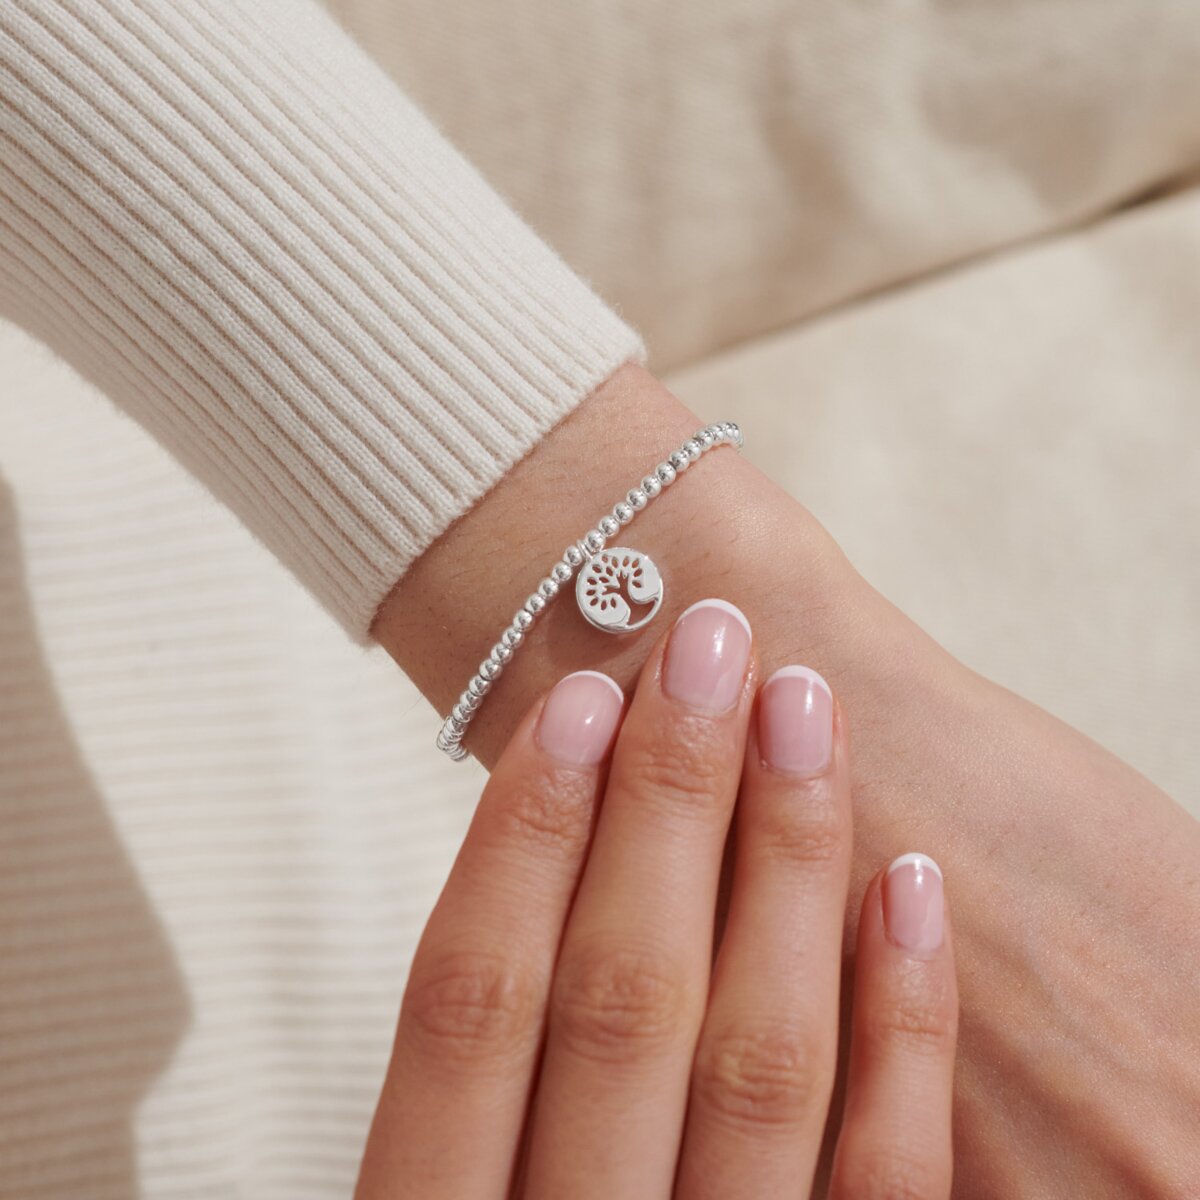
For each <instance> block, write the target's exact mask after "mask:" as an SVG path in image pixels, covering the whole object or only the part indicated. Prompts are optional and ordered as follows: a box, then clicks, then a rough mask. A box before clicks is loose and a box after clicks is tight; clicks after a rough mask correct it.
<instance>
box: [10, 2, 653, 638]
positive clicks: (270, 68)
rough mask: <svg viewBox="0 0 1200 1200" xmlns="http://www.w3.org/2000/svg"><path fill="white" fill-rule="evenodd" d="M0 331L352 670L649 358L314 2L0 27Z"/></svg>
mask: <svg viewBox="0 0 1200 1200" xmlns="http://www.w3.org/2000/svg"><path fill="white" fill-rule="evenodd" d="M0 313H2V314H3V315H5V316H7V317H10V318H11V319H13V320H15V321H17V322H18V323H20V324H22V325H24V326H25V327H26V328H28V329H29V330H31V331H32V332H33V333H34V334H36V335H37V336H38V337H40V338H41V339H42V340H43V341H45V342H46V343H47V344H49V345H50V346H52V347H53V348H54V350H55V351H56V352H58V353H59V354H61V355H62V356H63V357H64V358H66V359H68V360H69V361H70V362H71V363H73V364H74V365H75V367H76V368H77V369H78V370H80V371H81V372H82V373H83V374H85V375H87V376H88V377H89V378H90V379H91V380H93V381H94V382H95V383H96V384H98V385H99V386H100V387H101V388H102V389H103V390H104V391H105V392H106V393H107V394H108V395H109V396H110V397H111V398H112V399H113V400H114V401H115V402H116V403H117V404H118V405H119V406H120V407H121V408H122V409H124V410H125V411H126V412H128V413H129V414H130V415H132V416H133V417H134V418H136V419H137V420H138V421H139V422H141V423H142V424H143V425H145V427H146V428H147V429H149V430H150V431H151V432H152V433H153V434H154V435H155V436H156V437H157V438H158V439H160V440H161V441H162V442H163V443H164V444H165V445H166V446H167V447H168V448H169V449H170V450H171V451H172V452H173V453H174V454H175V455H177V457H178V458H179V459H180V460H181V461H182V462H183V463H184V464H185V465H186V466H187V467H188V468H189V469H190V470H192V471H193V472H194V473H195V474H196V475H197V476H199V477H200V478H201V479H202V480H203V481H204V482H205V483H206V484H207V485H208V486H209V487H210V488H211V490H212V491H213V492H214V493H215V494H216V495H217V496H219V497H220V498H221V499H222V500H223V501H224V502H225V503H227V504H228V505H229V506H230V507H231V508H233V509H234V510H235V511H236V512H237V513H238V514H239V515H240V517H241V518H242V520H244V521H245V523H246V524H247V525H248V526H249V527H250V528H251V529H252V530H253V531H254V532H255V533H256V534H257V535H258V536H259V537H260V538H261V539H262V540H263V542H264V543H265V544H266V545H267V546H268V547H269V548H270V549H271V551H272V552H273V553H274V554H276V555H277V556H278V557H279V558H280V559H281V560H282V561H283V562H285V563H286V564H287V565H288V566H289V567H290V568H291V569H292V570H293V571H294V572H295V574H296V575H297V576H298V577H299V579H300V580H301V581H302V582H303V583H304V584H305V585H306V586H307V587H308V588H310V589H311V590H312V591H313V592H314V593H315V595H316V596H317V597H318V598H319V599H320V600H321V601H322V603H324V605H325V606H326V607H327V608H328V609H329V611H330V612H331V613H332V614H333V615H334V616H335V617H336V618H337V619H338V620H339V621H340V622H341V623H342V624H343V626H344V627H345V628H346V629H347V630H348V631H349V633H350V634H351V636H352V637H354V638H356V639H357V640H359V641H364V642H365V641H366V640H367V627H368V625H369V623H370V621H371V618H372V616H373V614H374V612H375V610H376V607H377V606H378V604H379V603H380V601H381V600H382V599H383V598H384V596H385V595H386V593H387V591H388V589H389V588H390V587H391V585H392V584H393V583H394V582H395V580H396V579H397V578H399V577H400V575H401V574H402V573H403V572H404V570H405V569H406V567H407V566H408V565H409V564H410V563H411V562H412V561H413V559H414V558H416V557H417V555H419V554H420V553H421V552H422V550H424V549H425V548H426V547H427V546H428V545H429V544H430V542H432V541H433V540H434V539H435V538H436V537H437V536H438V535H439V534H440V533H441V532H442V531H443V530H445V529H446V527H447V526H448V525H449V524H450V523H451V522H452V521H453V520H454V519H455V518H456V517H457V516H459V515H460V514H461V513H463V512H464V511H465V510H466V509H467V508H469V507H470V506H471V504H472V503H473V502H474V501H476V500H477V499H478V498H479V497H480V496H481V495H483V493H484V492H485V491H486V490H487V489H488V488H489V487H490V486H491V485H492V484H493V483H495V482H496V480H497V479H498V478H499V477H500V476H501V475H502V474H503V473H504V472H505V470H506V469H508V468H509V467H510V466H511V465H512V464H513V463H514V462H516V461H517V460H518V459H519V458H520V457H521V456H522V455H524V454H525V453H526V452H527V451H528V450H529V449H530V448H531V447H532V446H533V445H534V444H535V443H536V442H537V440H538V439H539V438H540V437H541V436H542V435H544V434H545V433H546V431H547V430H548V429H550V428H551V427H552V426H553V425H554V424H555V423H556V422H557V421H559V420H560V419H561V418H562V417H563V416H564V415H565V414H566V413H568V412H569V411H570V410H571V408H572V407H573V406H574V405H576V404H577V403H578V402H579V401H580V400H581V399H582V398H583V397H585V396H586V395H587V394H588V393H589V392H590V391H591V390H592V389H593V388H594V387H596V385H597V384H599V383H600V382H601V381H602V380H603V379H604V378H605V377H606V376H607V375H609V374H610V373H611V372H612V371H613V370H614V369H615V368H616V367H617V366H619V365H620V364H621V363H622V362H623V361H625V360H627V359H630V358H634V359H640V358H641V357H642V356H643V349H642V345H641V342H640V340H639V338H638V336H637V334H636V333H635V332H634V331H632V330H631V329H630V328H629V327H628V326H626V325H625V324H624V323H623V322H622V321H621V320H620V319H619V318H618V317H617V316H616V315H615V314H614V313H613V312H612V311H611V310H610V309H609V308H607V307H606V306H605V305H604V304H603V303H602V302H601V301H600V300H599V299H597V297H596V296H595V295H594V294H593V293H592V292H591V291H590V290H589V289H588V287H587V286H586V285H585V284H584V283H583V282H581V281H580V280H579V279H578V278H577V277H576V276H575V275H574V274H573V273H572V272H571V271H570V270H569V269H568V268H567V267H566V266H565V265H564V264H563V262H562V261H561V260H560V259H559V258H557V257H556V256H555V254H554V253H553V252H552V251H551V250H549V249H548V248H547V247H546V246H545V245H544V244H543V243H542V242H541V241H539V239H538V238H537V237H536V236H535V235H534V234H533V233H532V232H531V230H530V229H529V228H528V227H527V226H526V225H525V224H523V223H522V221H521V220H520V219H519V218H518V217H517V216H516V215H514V214H513V213H512V212H511V211H510V210H509V209H508V208H507V207H506V206H505V204H504V203H503V202H502V201H501V200H500V199H499V198H498V197H497V196H496V195H495V193H493V192H492V191H491V190H490V189H489V188H488V186H487V184H486V183H484V181H483V180H482V179H481V178H480V177H479V176H478V174H477V173H476V172H475V171H474V170H473V169H472V168H471V167H470V166H469V165H468V164H467V163H466V162H465V161H464V159H463V158H462V157H460V156H459V155H458V154H457V153H456V151H455V150H454V149H453V148H452V147H451V146H450V145H448V144H447V143H446V141H445V140H444V139H443V138H442V137H440V136H439V134H438V133H437V131H436V130H435V129H434V128H433V127H432V126H431V124H430V123H429V122H428V121H427V120H426V119H425V118H424V117H423V116H422V115H421V113H420V112H418V111H417V110H416V109H415V108H414V107H413V105H412V104H410V103H409V102H408V101H407V100H406V99H405V97H404V96H403V95H402V94H401V93H400V92H399V91H398V90H397V88H396V87H395V86H394V85H393V84H392V82H391V81H390V80H389V79H388V78H387V77H386V75H384V73H383V72H382V70H381V69H379V68H378V67H377V66H375V64H374V63H373V61H372V60H371V59H370V58H368V56H367V55H366V54H365V53H364V52H363V51H362V50H361V49H360V48H359V47H358V46H356V45H355V44H354V43H353V42H352V41H351V40H350V39H349V37H348V36H347V35H346V34H345V33H344V32H343V31H342V30H341V29H340V28H339V26H338V25H337V24H336V22H335V21H334V20H333V19H332V18H331V17H330V16H329V15H328V14H327V13H326V12H325V11H324V10H323V9H321V8H320V7H319V6H318V5H317V4H316V3H315V2H314V0H0Z"/></svg>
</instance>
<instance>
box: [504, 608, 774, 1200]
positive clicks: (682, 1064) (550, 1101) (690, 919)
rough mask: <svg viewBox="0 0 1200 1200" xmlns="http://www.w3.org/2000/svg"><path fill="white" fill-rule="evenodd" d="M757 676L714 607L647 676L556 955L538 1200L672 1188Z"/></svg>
mask: <svg viewBox="0 0 1200 1200" xmlns="http://www.w3.org/2000/svg"><path fill="white" fill-rule="evenodd" d="M752 674H753V670H752V667H751V636H750V626H749V623H748V622H747V621H746V619H745V617H744V616H742V614H741V613H740V612H739V611H738V610H737V609H736V608H734V607H733V605H731V604H727V603H725V602H724V601H719V600H705V601H701V602H700V603H699V604H696V605H693V606H692V607H691V608H690V609H688V610H687V611H686V612H685V613H684V614H683V615H682V616H681V617H680V618H679V620H678V621H677V622H676V624H675V627H674V628H673V629H672V631H671V634H670V636H669V638H668V640H667V645H666V648H665V653H664V651H663V648H662V647H661V646H660V647H659V648H658V650H657V652H656V653H654V654H652V655H651V657H650V659H649V661H648V662H647V664H646V666H645V668H644V669H643V671H642V675H641V679H640V680H639V683H638V688H637V692H636V694H635V696H634V698H633V701H632V703H631V705H630V708H629V712H628V714H627V716H626V719H625V723H624V725H623V726H622V729H621V732H620V735H619V736H618V739H617V745H616V748H615V750H614V753H613V760H612V766H611V769H610V773H609V782H608V790H607V792H606V794H605V798H604V802H603V806H602V808H601V812H600V817H599V821H598V824H597V827H596V833H595V839H594V841H593V844H592V849H591V853H590V855H589V858H588V862H587V865H586V867H585V868H584V874H583V879H582V881H581V883H580V887H579V893H578V896H577V897H576V901H575V905H574V908H573V910H572V913H571V916H570V919H569V921H568V923H567V929H566V933H565V935H564V939H563V945H562V950H561V952H560V955H559V962H558V969H557V972H556V975H555V980H554V985H553V988H552V993H551V1002H550V1022H549V1030H548V1036H547V1044H546V1055H545V1060H544V1063H543V1068H542V1075H541V1080H540V1083H539V1087H538V1095H537V1102H536V1106H535V1111H534V1120H533V1131H532V1140H531V1144H530V1150H529V1159H528V1164H527V1166H528V1170H527V1174H526V1187H525V1192H524V1194H525V1196H526V1197H527V1200H546V1198H549V1197H558V1196H571V1197H572V1198H573V1200H587V1198H589V1197H593V1196H595V1197H605V1198H608V1197H612V1196H634V1195H637V1196H668V1195H669V1194H670V1191H671V1186H672V1180H673V1177H674V1172H675V1163H676V1158H677V1156H678V1152H679V1142H680V1137H681V1131H682V1127H683V1117H684V1111H685V1108H686V1104H687V1094H688V1078H689V1075H690V1072H691V1064H692V1056H693V1053H694V1050H695V1043H696V1037H697V1034H698V1031H699V1028H700V1023H701V1020H702V1018H703V1014H704V1008H705V1004H706V1002H707V996H708V985H709V978H710V973H711V966H712V938H713V915H714V908H715V903H716V893H717V883H718V878H719V875H720V867H721V857H722V851H723V847H724V844H725V839H726V835H727V833H728V829H729V821H730V817H731V814H732V811H733V804H734V799H735V797H736V794H737V787H738V780H739V776H740V773H741V764H742V754H743V751H744V748H745V739H746V726H747V721H748V717H749V711H750V705H751V701H752V697H753V689H752V686H751V684H752V679H751V676H752Z"/></svg>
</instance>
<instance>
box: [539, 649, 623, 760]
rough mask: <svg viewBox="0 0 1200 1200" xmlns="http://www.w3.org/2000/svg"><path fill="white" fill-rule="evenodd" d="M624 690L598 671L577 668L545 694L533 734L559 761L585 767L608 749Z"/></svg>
mask: <svg viewBox="0 0 1200 1200" xmlns="http://www.w3.org/2000/svg"><path fill="white" fill-rule="evenodd" d="M624 703H625V693H624V692H622V691H621V689H620V688H619V687H618V686H617V684H616V682H615V681H614V680H612V679H609V677H608V676H607V675H602V674H601V673H600V672H599V671H576V672H575V674H573V675H566V676H564V677H563V678H562V679H560V680H559V681H558V683H556V684H555V685H554V690H553V691H552V692H551V693H550V695H549V696H547V697H546V703H545V704H544V705H543V706H542V714H541V716H540V717H539V718H538V723H537V729H536V730H535V731H534V737H535V738H536V739H537V744H538V745H539V746H541V748H542V749H543V750H545V751H546V753H547V754H552V755H553V756H554V757H555V758H557V759H558V760H559V761H560V762H564V763H570V764H571V765H572V766H579V767H585V766H590V765H591V764H593V763H598V762H599V761H600V760H601V759H602V758H603V757H604V756H605V754H606V753H607V752H608V747H609V744H610V743H611V742H612V737H613V734H614V733H615V732H616V728H617V724H618V723H619V722H620V719H621V708H622V706H623V705H624Z"/></svg>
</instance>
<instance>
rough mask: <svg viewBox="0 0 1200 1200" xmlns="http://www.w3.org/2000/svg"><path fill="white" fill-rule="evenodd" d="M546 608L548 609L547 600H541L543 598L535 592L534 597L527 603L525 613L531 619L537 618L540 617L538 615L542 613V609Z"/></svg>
mask: <svg viewBox="0 0 1200 1200" xmlns="http://www.w3.org/2000/svg"><path fill="white" fill-rule="evenodd" d="M545 607H546V602H545V600H543V599H542V598H541V596H539V595H538V594H537V592H534V593H533V595H532V596H530V597H529V599H528V600H526V601H525V611H526V612H527V613H528V614H529V615H530V616H531V617H536V616H537V615H538V613H540V612H541V611H542V609H543V608H545Z"/></svg>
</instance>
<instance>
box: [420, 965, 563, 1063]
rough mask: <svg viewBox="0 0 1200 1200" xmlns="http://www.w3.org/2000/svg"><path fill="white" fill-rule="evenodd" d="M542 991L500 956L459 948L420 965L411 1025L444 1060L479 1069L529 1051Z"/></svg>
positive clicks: (538, 1024) (539, 1008) (537, 1025)
mask: <svg viewBox="0 0 1200 1200" xmlns="http://www.w3.org/2000/svg"><path fill="white" fill-rule="evenodd" d="M540 1010H541V1002H540V998H539V989H537V988H536V987H535V986H534V983H533V981H532V980H531V979H529V978H528V977H527V976H526V975H524V974H523V973H522V972H520V971H519V970H517V969H516V968H515V967H514V966H513V964H511V963H509V962H508V961H506V960H505V959H504V958H502V957H500V956H499V955H494V954H487V953H474V952H459V953H456V954H452V955H448V956H446V957H445V958H442V959H440V960H437V961H434V962H431V963H428V964H418V965H416V966H414V969H413V975H412V978H411V979H410V980H409V984H408V988H407V990H406V992H405V997H404V1014H405V1017H406V1018H407V1020H408V1022H409V1023H410V1027H411V1028H412V1029H413V1030H414V1032H415V1033H416V1034H417V1036H418V1037H419V1038H421V1039H423V1040H424V1041H425V1042H426V1043H427V1045H428V1046H429V1047H430V1049H432V1051H433V1052H434V1053H435V1054H436V1055H437V1056H438V1057H439V1060H440V1061H441V1062H443V1063H447V1062H448V1063H466V1064H468V1065H471V1066H473V1067H477V1066H479V1065H481V1064H485V1063H487V1062H489V1061H496V1060H505V1059H508V1058H511V1057H513V1056H514V1055H516V1054H518V1053H519V1052H520V1051H521V1050H523V1049H525V1048H526V1047H527V1046H528V1044H529V1042H530V1039H531V1038H532V1037H534V1036H536V1032H537V1030H538V1029H539V1028H540V1019H541V1013H540Z"/></svg>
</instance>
